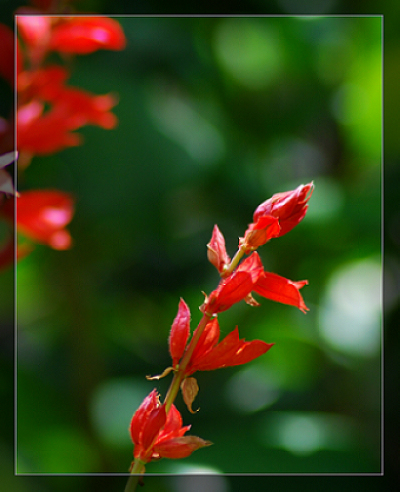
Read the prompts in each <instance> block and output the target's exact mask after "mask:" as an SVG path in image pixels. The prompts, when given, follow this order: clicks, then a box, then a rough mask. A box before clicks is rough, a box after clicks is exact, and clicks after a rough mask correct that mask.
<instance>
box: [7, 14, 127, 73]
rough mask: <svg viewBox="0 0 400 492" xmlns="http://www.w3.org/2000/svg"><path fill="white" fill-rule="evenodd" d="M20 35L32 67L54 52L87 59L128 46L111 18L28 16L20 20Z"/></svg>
mask: <svg viewBox="0 0 400 492" xmlns="http://www.w3.org/2000/svg"><path fill="white" fill-rule="evenodd" d="M16 19H17V28H18V34H19V36H20V37H21V39H22V41H23V43H24V44H25V47H26V52H27V56H28V58H29V60H30V62H31V63H32V65H38V64H40V63H41V62H42V60H43V59H44V57H45V56H47V54H48V53H49V52H51V51H57V52H59V53H68V54H77V55H84V54H89V53H93V52H94V51H97V50H99V49H107V50H122V49H124V48H125V46H126V38H125V34H124V32H123V30H122V28H121V26H120V24H119V23H118V22H117V21H116V20H114V19H111V18H109V17H102V16H96V17H88V16H44V15H24V13H20V14H18V15H17V17H16Z"/></svg>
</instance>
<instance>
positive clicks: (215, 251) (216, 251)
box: [207, 225, 231, 274]
mask: <svg viewBox="0 0 400 492" xmlns="http://www.w3.org/2000/svg"><path fill="white" fill-rule="evenodd" d="M207 257H208V260H209V261H210V263H211V264H212V265H214V266H215V268H216V269H217V270H218V271H219V273H221V274H222V273H223V271H224V267H225V266H226V265H228V264H229V262H230V261H231V259H230V258H229V256H228V253H227V252H226V247H225V238H224V236H223V234H222V233H221V231H220V230H219V228H218V226H217V225H215V226H214V229H213V233H212V236H211V239H210V242H209V243H208V244H207Z"/></svg>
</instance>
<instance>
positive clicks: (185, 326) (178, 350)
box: [168, 298, 190, 367]
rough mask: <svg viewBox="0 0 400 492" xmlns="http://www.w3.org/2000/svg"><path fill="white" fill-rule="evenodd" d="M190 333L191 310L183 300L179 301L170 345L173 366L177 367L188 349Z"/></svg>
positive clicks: (170, 336) (169, 340)
mask: <svg viewBox="0 0 400 492" xmlns="http://www.w3.org/2000/svg"><path fill="white" fill-rule="evenodd" d="M189 333H190V310H189V308H188V306H187V304H186V303H185V301H184V300H183V299H182V298H181V300H180V301H179V307H178V314H177V315H176V317H175V319H174V322H173V323H172V327H171V331H170V334H169V339H168V344H169V353H170V354H171V357H172V366H173V367H175V366H176V364H178V362H179V361H180V359H181V357H182V355H183V352H184V350H185V347H186V342H187V340H188V338H189Z"/></svg>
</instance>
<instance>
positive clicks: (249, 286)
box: [200, 252, 308, 316]
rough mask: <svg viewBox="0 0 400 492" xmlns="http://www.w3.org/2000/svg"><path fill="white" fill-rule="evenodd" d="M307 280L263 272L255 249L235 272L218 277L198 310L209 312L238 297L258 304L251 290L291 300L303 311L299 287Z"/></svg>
mask: <svg viewBox="0 0 400 492" xmlns="http://www.w3.org/2000/svg"><path fill="white" fill-rule="evenodd" d="M307 283H308V282H307V281H306V280H302V281H300V282H292V281H291V280H288V279H286V278H284V277H280V276H279V275H276V274H275V273H269V272H265V271H264V268H263V266H262V263H261V259H260V257H259V255H258V253H256V252H254V253H252V254H251V255H250V256H249V257H248V258H246V259H245V260H244V261H243V262H242V263H240V265H239V266H238V268H237V269H236V270H235V272H234V273H232V274H231V275H229V277H227V278H226V279H222V280H221V282H220V284H219V285H218V287H217V288H216V290H214V291H213V292H211V294H210V295H209V296H208V297H206V300H205V301H204V303H203V304H202V306H200V311H202V312H203V313H205V314H208V315H209V316H212V315H215V314H218V313H220V312H221V311H225V310H227V309H229V308H230V307H231V306H232V305H233V304H236V303H237V302H239V301H241V300H245V301H246V302H247V303H248V304H250V305H252V306H257V305H258V303H257V302H256V301H255V300H254V299H253V298H252V297H251V292H256V293H257V294H259V295H261V296H263V297H265V298H266V299H271V300H273V301H277V302H281V303H282V304H290V305H292V306H296V307H298V308H299V309H300V310H301V311H303V312H305V311H306V310H307V309H308V308H307V306H306V305H305V304H304V300H303V298H302V296H301V294H300V292H299V289H301V288H302V287H304V285H306V284H307Z"/></svg>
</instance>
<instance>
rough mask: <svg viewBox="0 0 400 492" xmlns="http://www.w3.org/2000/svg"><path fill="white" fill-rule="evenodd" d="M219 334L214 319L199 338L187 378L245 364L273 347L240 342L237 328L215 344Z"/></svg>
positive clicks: (261, 343) (269, 344)
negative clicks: (199, 373) (199, 372)
mask: <svg viewBox="0 0 400 492" xmlns="http://www.w3.org/2000/svg"><path fill="white" fill-rule="evenodd" d="M219 333H220V331H219V325H218V320H217V318H214V319H213V320H211V321H210V322H209V323H208V324H207V326H206V328H205V329H204V331H203V333H202V334H201V336H200V339H199V342H198V343H197V346H196V349H195V350H194V352H193V355H192V357H191V359H190V362H189V364H188V366H187V368H186V371H185V374H186V375H187V376H190V375H191V374H193V373H194V372H196V371H212V370H215V369H220V368H222V367H231V366H237V365H242V364H247V362H250V361H252V360H253V359H256V358H257V357H260V356H261V355H263V354H265V353H266V352H267V351H268V350H269V349H270V348H271V347H272V345H274V344H273V343H265V342H263V341H261V340H253V341H251V342H246V341H244V340H240V339H239V331H238V328H237V327H236V328H235V329H234V330H233V331H232V332H231V333H229V334H228V335H227V336H226V337H225V338H224V339H223V340H222V341H221V342H219V343H217V342H218V339H219Z"/></svg>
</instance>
